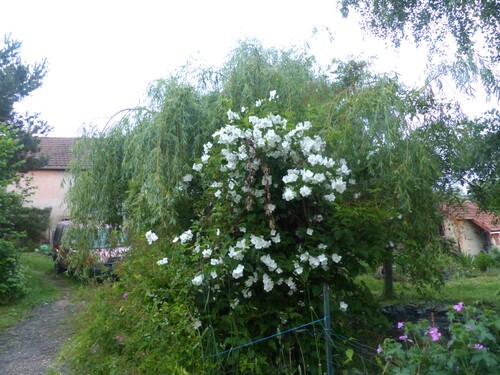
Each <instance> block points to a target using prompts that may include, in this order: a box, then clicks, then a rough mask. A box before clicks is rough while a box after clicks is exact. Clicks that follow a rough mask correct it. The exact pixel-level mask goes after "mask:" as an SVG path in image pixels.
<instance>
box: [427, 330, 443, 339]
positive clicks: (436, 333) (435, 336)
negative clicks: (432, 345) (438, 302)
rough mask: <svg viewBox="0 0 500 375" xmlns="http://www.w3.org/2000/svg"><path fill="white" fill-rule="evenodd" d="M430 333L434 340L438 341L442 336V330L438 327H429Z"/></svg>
mask: <svg viewBox="0 0 500 375" xmlns="http://www.w3.org/2000/svg"><path fill="white" fill-rule="evenodd" d="M429 334H430V335H431V338H432V341H438V340H439V338H440V337H441V332H439V330H438V329H437V327H432V328H430V329H429Z"/></svg>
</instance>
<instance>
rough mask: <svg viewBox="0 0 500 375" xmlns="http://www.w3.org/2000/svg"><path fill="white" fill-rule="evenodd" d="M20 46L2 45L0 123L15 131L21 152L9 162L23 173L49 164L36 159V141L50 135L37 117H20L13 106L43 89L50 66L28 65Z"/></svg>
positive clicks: (8, 40) (12, 42) (10, 42)
mask: <svg viewBox="0 0 500 375" xmlns="http://www.w3.org/2000/svg"><path fill="white" fill-rule="evenodd" d="M20 50H21V42H19V41H16V40H12V39H11V38H10V36H5V37H4V40H3V44H2V45H0V123H1V122H6V123H7V124H8V125H9V126H11V128H12V130H14V129H15V130H16V132H15V138H16V139H18V140H19V141H20V142H21V145H22V148H21V149H19V150H17V151H16V153H15V154H14V155H13V156H12V158H11V160H9V163H10V164H16V163H18V162H20V161H21V160H24V163H23V164H18V165H17V168H18V169H19V170H20V171H26V170H30V169H32V168H34V167H36V166H42V165H43V164H44V163H45V162H46V160H44V159H43V158H36V157H34V155H33V154H34V153H36V151H38V141H37V140H36V139H35V138H34V137H35V136H40V135H44V134H47V133H48V132H49V131H50V127H49V126H48V125H47V124H46V123H45V122H44V121H41V120H40V119H39V118H38V114H28V113H26V114H20V113H17V112H16V111H15V110H14V104H15V103H17V102H19V101H21V100H22V99H23V98H24V97H26V96H28V95H29V94H30V93H32V92H33V91H34V90H36V89H37V88H39V87H40V86H41V85H42V81H43V78H44V77H45V74H46V72H47V63H46V61H45V60H43V61H42V62H40V63H36V64H34V65H29V64H25V63H23V62H22V60H21V56H20Z"/></svg>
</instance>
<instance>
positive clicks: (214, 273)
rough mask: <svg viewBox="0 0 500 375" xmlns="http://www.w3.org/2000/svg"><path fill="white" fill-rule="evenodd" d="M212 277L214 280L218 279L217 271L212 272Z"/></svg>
mask: <svg viewBox="0 0 500 375" xmlns="http://www.w3.org/2000/svg"><path fill="white" fill-rule="evenodd" d="M210 276H211V277H212V279H215V278H217V272H216V271H212V272H210Z"/></svg>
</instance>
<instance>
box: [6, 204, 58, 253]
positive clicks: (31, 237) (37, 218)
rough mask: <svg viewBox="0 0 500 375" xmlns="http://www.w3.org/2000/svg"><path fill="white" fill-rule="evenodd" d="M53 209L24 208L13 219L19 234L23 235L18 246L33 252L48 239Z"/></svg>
mask: <svg viewBox="0 0 500 375" xmlns="http://www.w3.org/2000/svg"><path fill="white" fill-rule="evenodd" d="M50 211H51V208H50V207H49V208H37V207H23V208H22V209H21V211H20V213H19V215H18V216H16V217H15V218H14V219H13V225H14V228H15V230H16V231H17V232H20V233H23V234H24V235H23V237H22V238H19V239H18V241H17V242H18V246H19V247H21V248H24V249H26V250H27V251H33V250H34V249H35V248H37V247H38V246H39V245H40V243H41V241H43V240H44V239H45V237H46V234H47V230H48V228H49V224H50Z"/></svg>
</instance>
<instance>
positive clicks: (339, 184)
mask: <svg viewBox="0 0 500 375" xmlns="http://www.w3.org/2000/svg"><path fill="white" fill-rule="evenodd" d="M332 189H335V190H337V191H338V192H339V193H340V194H342V193H343V192H344V191H345V189H346V183H345V181H343V180H342V178H340V177H339V178H337V179H336V180H335V181H332Z"/></svg>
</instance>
